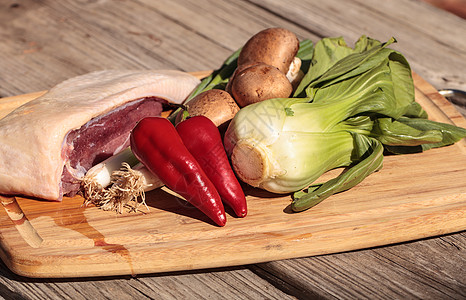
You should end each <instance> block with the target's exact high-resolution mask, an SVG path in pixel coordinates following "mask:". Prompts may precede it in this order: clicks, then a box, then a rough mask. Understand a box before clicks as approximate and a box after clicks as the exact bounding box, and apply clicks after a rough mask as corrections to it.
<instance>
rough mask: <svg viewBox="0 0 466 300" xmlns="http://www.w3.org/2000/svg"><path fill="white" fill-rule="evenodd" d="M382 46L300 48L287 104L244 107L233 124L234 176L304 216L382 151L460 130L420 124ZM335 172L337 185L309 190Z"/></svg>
mask: <svg viewBox="0 0 466 300" xmlns="http://www.w3.org/2000/svg"><path fill="white" fill-rule="evenodd" d="M395 42H396V40H395V39H394V38H391V39H390V40H388V41H387V42H386V43H381V42H379V41H377V40H374V39H371V38H368V37H366V36H362V37H361V38H360V39H359V40H358V41H357V42H356V43H355V46H354V48H350V47H348V46H347V44H346V43H345V41H344V40H343V39H342V38H324V39H322V40H320V41H319V42H317V43H316V45H315V47H314V48H313V49H312V50H311V44H310V43H306V44H305V46H306V50H302V51H301V50H300V52H298V54H299V55H301V56H302V57H304V58H305V61H306V62H307V63H306V66H305V67H304V68H305V69H306V74H305V76H304V77H303V79H302V81H301V82H300V84H299V86H298V87H297V88H296V90H295V92H294V98H283V99H270V100H266V101H263V102H259V103H255V104H252V105H249V106H247V107H245V108H243V109H241V110H240V112H239V113H238V114H237V115H236V116H235V118H234V119H233V120H232V122H231V124H230V126H229V128H228V130H227V132H226V135H225V147H226V149H227V151H228V153H229V154H230V156H231V159H232V164H233V167H234V168H235V170H236V173H237V174H238V176H239V177H240V178H241V179H242V180H243V181H245V182H247V183H249V184H251V185H252V186H257V187H261V188H263V189H266V190H269V191H272V192H277V193H293V203H292V209H293V210H294V211H303V210H306V209H308V208H310V207H312V206H314V205H316V204H317V203H319V202H321V201H322V200H324V199H325V198H327V197H329V196H331V195H333V194H335V193H338V192H341V191H344V190H347V189H350V188H351V187H353V186H354V185H356V184H358V183H359V182H361V181H362V180H364V178H366V177H367V176H369V175H370V174H371V173H373V172H375V171H377V170H379V169H380V168H381V167H382V163H383V151H384V149H386V150H388V151H391V152H393V153H412V152H419V151H424V150H427V149H430V148H433V147H442V146H446V145H449V144H452V143H455V142H457V141H458V140H460V139H462V138H464V137H465V136H466V129H463V128H459V127H456V126H453V125H450V124H443V123H438V122H434V121H430V120H427V114H426V112H425V111H424V110H423V109H422V108H421V106H420V105H419V104H417V103H416V102H415V101H414V84H413V79H412V77H411V69H410V67H409V64H408V62H407V60H406V59H405V58H404V56H403V55H402V54H401V53H399V52H397V51H395V50H392V49H390V48H388V46H390V45H391V44H392V43H395ZM338 167H344V168H345V171H344V172H343V173H341V174H340V175H339V176H337V177H336V178H333V179H331V180H329V181H327V182H324V183H318V184H314V181H315V180H316V179H317V178H319V177H320V176H321V175H322V174H323V173H325V172H327V171H329V170H331V169H334V168H338Z"/></svg>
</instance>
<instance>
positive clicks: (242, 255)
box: [0, 76, 466, 277]
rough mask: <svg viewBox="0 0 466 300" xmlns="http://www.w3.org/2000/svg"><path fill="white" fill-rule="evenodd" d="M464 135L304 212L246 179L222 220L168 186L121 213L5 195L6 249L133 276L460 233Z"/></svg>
mask: <svg viewBox="0 0 466 300" xmlns="http://www.w3.org/2000/svg"><path fill="white" fill-rule="evenodd" d="M415 86H416V91H417V93H416V97H417V99H419V100H420V101H419V102H420V104H421V105H423V107H424V108H425V109H426V110H427V112H428V113H429V114H430V115H431V118H432V119H434V120H438V121H441V120H442V118H444V119H445V120H444V121H449V120H451V122H455V123H456V125H458V126H464V127H466V120H465V119H464V118H462V116H461V115H460V114H459V113H458V112H457V111H455V110H451V111H450V112H449V113H450V114H448V112H445V110H446V108H449V107H450V106H451V104H449V103H448V102H444V101H442V99H443V98H442V97H434V96H435V95H436V93H435V90H433V89H432V87H431V86H430V85H429V84H428V83H427V82H426V81H424V80H422V78H420V77H418V76H416V77H415ZM27 97H29V95H28V96H27ZM27 97H26V98H27ZM6 100H8V98H7V99H6ZM437 101H438V102H439V105H442V106H444V110H442V109H441V108H440V106H438V105H437ZM7 103H9V101H7ZM0 105H1V102H0ZM462 142H463V141H461V142H460V143H457V144H455V145H453V146H450V147H445V148H441V149H433V150H430V151H426V152H424V153H419V154H412V155H403V156H388V157H385V159H384V168H383V169H382V170H381V171H379V172H377V173H375V174H372V175H371V176H370V177H368V178H367V179H366V180H365V181H363V182H362V183H361V184H359V185H358V186H356V187H355V188H353V189H351V190H350V191H347V192H344V193H340V194H338V195H334V196H332V197H331V198H330V199H327V200H326V201H324V203H322V204H320V205H318V206H316V207H315V208H313V209H311V210H308V211H306V212H303V213H298V214H294V213H291V212H290V210H289V207H288V204H289V201H290V200H291V199H290V196H289V195H284V196H283V195H274V194H271V193H267V192H265V191H262V190H258V189H252V188H249V187H245V190H246V194H247V195H248V197H247V199H248V207H249V208H248V210H249V213H248V216H247V218H244V219H238V218H231V217H230V218H229V220H228V222H227V226H225V227H224V228H217V227H215V226H212V224H210V222H209V221H208V220H207V219H206V218H205V217H204V216H203V215H202V214H201V213H200V212H198V211H197V210H195V209H193V208H191V207H189V206H187V205H186V204H184V201H183V200H182V199H179V198H177V197H175V196H173V195H171V194H170V193H169V192H168V190H166V189H161V190H158V191H154V192H150V193H147V194H146V202H147V204H148V206H149V207H150V211H148V212H143V213H124V214H122V215H116V214H115V213H114V212H104V211H101V210H99V209H97V208H95V207H82V203H83V199H82V198H81V197H74V198H65V199H64V200H63V201H62V202H61V203H60V202H44V201H38V200H36V199H27V198H21V197H15V198H7V197H1V201H2V206H3V208H4V210H3V211H0V218H1V222H0V223H1V224H2V225H0V236H1V237H2V238H1V244H0V245H1V253H0V256H1V257H2V259H3V261H4V262H5V264H7V265H8V266H9V267H10V269H11V270H13V271H14V272H16V273H18V274H20V275H23V276H28V277H88V276H105V275H107V276H111V275H131V274H133V275H135V274H146V273H157V272H168V271H184V270H193V269H203V268H215V267H226V266H237V265H244V264H252V263H259V262H266V261H272V260H279V259H289V258H296V257H304V256H312V255H321V254H329V253H336V252H344V251H350V250H356V249H362V248H368V247H375V246H382V245H386V244H394V243H400V242H405V241H409V240H413V239H421V238H426V237H430V236H437V235H442V234H447V233H451V232H457V231H461V230H465V229H466V193H465V191H466V183H461V180H463V179H464V176H465V175H466V144H464V143H462ZM406 177H409V178H411V180H406ZM264 220H267V222H264ZM122 228H131V231H124V230H122ZM212 252H214V253H212ZM194 253H195V255H193V254H194Z"/></svg>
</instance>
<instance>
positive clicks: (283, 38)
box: [238, 28, 299, 74]
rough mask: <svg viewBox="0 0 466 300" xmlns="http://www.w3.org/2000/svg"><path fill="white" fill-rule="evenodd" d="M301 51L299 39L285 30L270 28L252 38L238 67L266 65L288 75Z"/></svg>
mask: <svg viewBox="0 0 466 300" xmlns="http://www.w3.org/2000/svg"><path fill="white" fill-rule="evenodd" d="M298 50H299V39H298V37H297V36H296V35H295V34H294V33H293V32H291V31H289V30H287V29H284V28H268V29H265V30H262V31H260V32H258V33H257V34H255V35H254V36H252V37H251V38H250V39H249V40H248V41H247V42H246V44H245V45H244V47H243V49H242V50H241V52H240V54H239V57H238V65H247V64H254V63H259V62H261V63H265V64H268V65H271V66H274V67H276V68H278V69H279V70H280V71H281V72H283V73H285V74H286V73H287V72H288V69H289V67H290V64H291V62H292V61H293V59H294V57H295V56H296V53H298Z"/></svg>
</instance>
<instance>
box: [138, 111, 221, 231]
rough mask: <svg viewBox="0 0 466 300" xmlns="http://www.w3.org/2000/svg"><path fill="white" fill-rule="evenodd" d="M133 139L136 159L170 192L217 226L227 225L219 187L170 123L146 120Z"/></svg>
mask: <svg viewBox="0 0 466 300" xmlns="http://www.w3.org/2000/svg"><path fill="white" fill-rule="evenodd" d="M130 139H131V150H132V151H133V153H134V155H135V156H136V157H137V158H138V159H139V161H140V162H142V163H143V164H144V165H145V166H146V167H147V168H148V169H149V170H150V171H151V172H153V173H154V174H156V175H157V176H158V177H159V178H160V180H161V181H162V182H163V183H164V184H165V185H166V186H167V187H168V188H170V189H171V190H173V191H175V192H177V193H178V194H180V195H181V196H182V197H184V198H185V199H186V200H187V201H188V202H189V203H191V204H192V205H194V206H195V207H197V208H198V209H199V210H201V211H202V212H203V213H205V214H206V215H207V216H208V217H209V218H211V219H212V220H213V221H214V222H215V223H216V224H217V225H219V226H224V225H225V223H226V215H225V210H224V207H223V204H222V201H221V199H220V196H219V194H218V192H217V190H216V189H215V186H214V185H213V183H212V182H211V181H210V179H209V178H208V177H207V175H206V174H205V172H204V171H203V169H202V167H201V166H200V165H199V163H198V162H197V161H196V159H195V158H194V157H193V155H191V153H190V152H189V151H188V149H186V146H185V145H184V144H183V141H182V140H181V138H180V136H179V135H178V133H177V131H176V129H175V127H174V126H173V124H172V123H170V121H168V120H167V119H165V118H162V117H148V118H144V119H142V120H141V121H140V122H139V123H138V124H137V125H136V126H135V128H134V129H133V130H132V132H131V138H130Z"/></svg>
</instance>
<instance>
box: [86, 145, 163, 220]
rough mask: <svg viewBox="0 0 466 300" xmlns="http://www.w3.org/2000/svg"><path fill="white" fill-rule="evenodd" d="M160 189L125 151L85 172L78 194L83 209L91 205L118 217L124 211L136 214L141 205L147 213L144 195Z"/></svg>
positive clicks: (150, 174)
mask: <svg viewBox="0 0 466 300" xmlns="http://www.w3.org/2000/svg"><path fill="white" fill-rule="evenodd" d="M132 167H133V168H132ZM161 186H163V183H162V182H161V181H160V179H159V178H158V177H157V176H155V175H154V174H152V173H151V172H150V171H149V170H147V168H146V167H145V166H144V165H142V164H141V163H139V162H138V160H137V159H136V158H135V157H134V155H133V153H132V152H131V150H130V148H127V149H125V150H123V151H122V152H120V153H118V154H116V155H114V156H112V157H110V158H108V159H107V160H105V161H103V162H102V163H100V164H97V165H95V166H94V167H92V168H91V169H89V171H88V172H87V173H86V175H85V176H84V178H83V180H82V193H83V196H84V199H85V203H84V205H88V204H90V203H92V204H94V205H95V206H97V207H100V208H101V209H103V210H115V211H117V212H118V213H121V212H122V211H123V208H124V207H126V208H128V209H129V210H130V211H137V210H138V209H139V207H140V205H141V204H143V205H144V206H146V209H148V208H147V205H146V203H145V192H148V191H151V190H153V189H156V188H159V187H161Z"/></svg>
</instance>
